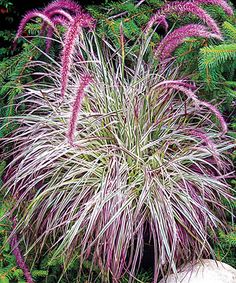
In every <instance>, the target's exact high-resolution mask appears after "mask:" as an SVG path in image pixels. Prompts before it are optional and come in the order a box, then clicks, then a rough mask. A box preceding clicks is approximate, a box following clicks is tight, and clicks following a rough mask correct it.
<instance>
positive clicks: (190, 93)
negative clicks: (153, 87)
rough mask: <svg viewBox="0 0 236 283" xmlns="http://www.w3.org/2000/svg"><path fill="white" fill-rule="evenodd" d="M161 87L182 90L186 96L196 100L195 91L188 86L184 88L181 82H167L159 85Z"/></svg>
mask: <svg viewBox="0 0 236 283" xmlns="http://www.w3.org/2000/svg"><path fill="white" fill-rule="evenodd" d="M161 87H162V88H164V89H165V88H167V89H169V88H170V89H174V90H177V91H181V92H183V93H184V94H185V95H186V96H187V97H188V98H190V99H192V100H194V101H198V99H197V96H196V95H195V93H194V92H193V91H192V90H191V89H189V88H186V87H184V86H183V85H182V84H181V83H180V84H175V83H169V84H166V85H163V86H161Z"/></svg>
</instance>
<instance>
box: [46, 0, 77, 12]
mask: <svg viewBox="0 0 236 283" xmlns="http://www.w3.org/2000/svg"><path fill="white" fill-rule="evenodd" d="M58 9H65V10H68V11H70V12H72V13H75V14H77V13H81V12H82V8H81V7H80V6H79V5H78V4H77V3H76V2H74V1H72V0H57V1H53V2H52V3H50V4H49V5H47V6H46V7H45V9H44V12H45V13H48V12H51V11H53V10H58Z"/></svg>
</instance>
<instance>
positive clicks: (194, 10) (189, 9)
mask: <svg viewBox="0 0 236 283" xmlns="http://www.w3.org/2000/svg"><path fill="white" fill-rule="evenodd" d="M173 13H176V14H178V15H182V14H185V13H191V14H193V15H195V16H197V17H198V18H199V19H201V20H202V21H203V22H204V23H205V24H207V25H208V27H209V28H210V29H211V30H212V32H213V33H216V34H218V35H219V36H221V32H220V29H219V27H218V26H217V23H216V22H215V20H214V19H213V18H212V17H211V16H210V15H209V14H208V13H207V12H206V11H204V10H203V9H202V8H200V7H198V6H197V5H196V4H194V3H191V2H179V1H174V2H172V3H167V4H166V5H164V6H163V7H162V8H161V9H160V10H158V11H157V12H156V13H155V14H154V15H153V16H152V17H151V19H150V21H149V22H148V24H147V27H146V32H148V31H149V30H150V28H151V27H152V26H153V25H154V24H155V23H158V24H160V21H161V19H162V18H163V17H164V19H163V21H164V20H165V17H167V16H169V15H171V14H173Z"/></svg>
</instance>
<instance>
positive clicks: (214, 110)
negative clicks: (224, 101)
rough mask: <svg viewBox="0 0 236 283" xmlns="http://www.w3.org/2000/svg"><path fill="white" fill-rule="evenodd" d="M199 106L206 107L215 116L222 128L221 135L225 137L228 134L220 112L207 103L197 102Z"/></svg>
mask: <svg viewBox="0 0 236 283" xmlns="http://www.w3.org/2000/svg"><path fill="white" fill-rule="evenodd" d="M199 104H200V105H202V106H205V107H207V108H208V109H209V110H210V111H211V112H212V113H213V114H215V116H216V117H217V119H218V120H219V121H220V124H221V127H222V133H223V135H225V134H226V133H227V132H228V126H227V124H226V122H225V119H224V118H223V116H222V115H221V113H220V111H219V110H218V109H217V108H216V107H215V106H214V105H212V104H210V103H209V102H206V101H200V100H199Z"/></svg>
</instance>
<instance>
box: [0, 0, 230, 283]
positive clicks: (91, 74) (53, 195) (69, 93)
mask: <svg viewBox="0 0 236 283" xmlns="http://www.w3.org/2000/svg"><path fill="white" fill-rule="evenodd" d="M198 2H199V1H198ZM215 2H217V1H215ZM66 3H67V4H66ZM221 3H223V1H221ZM64 4H65V5H72V4H73V5H74V4H75V3H74V2H71V1H60V0H59V1H56V2H53V3H52V4H49V6H48V7H49V8H50V7H51V8H50V9H49V8H48V7H46V8H45V10H43V11H40V12H39V14H38V15H40V17H41V18H42V19H44V20H45V22H44V23H42V30H41V37H42V38H45V35H44V33H46V34H47V33H48V32H49V31H50V29H51V28H53V30H54V38H51V37H50V38H49V37H48V36H46V41H47V43H48V42H50V44H51V43H52V44H53V43H54V42H57V44H61V46H62V47H61V51H60V53H59V54H57V55H56V56H55V57H52V56H51V55H50V53H47V52H48V50H47V52H45V50H41V52H42V57H41V58H40V59H39V60H37V61H30V62H29V63H28V66H27V67H28V68H30V69H32V73H31V75H32V77H33V78H35V81H32V83H31V84H28V85H26V86H25V87H24V90H23V91H22V92H21V93H20V94H18V95H17V96H16V99H15V101H14V103H15V106H16V108H17V109H20V110H19V111H18V114H17V115H15V116H12V117H10V120H9V123H12V122H14V123H15V124H16V125H17V128H16V129H15V130H14V131H13V132H12V133H11V134H10V135H9V136H7V137H5V138H3V139H2V140H3V146H4V147H6V148H8V151H5V152H4V153H3V155H2V157H4V159H6V158H7V159H8V160H9V163H8V165H7V168H6V172H5V176H4V181H5V183H4V190H5V192H6V195H10V196H12V198H13V200H14V205H13V207H12V210H11V211H10V212H9V213H8V216H9V217H13V216H14V220H17V224H16V225H15V228H14V231H13V233H12V236H13V235H15V234H18V235H21V239H22V244H23V245H24V248H25V255H26V256H27V254H30V253H31V252H32V251H34V252H36V256H40V254H41V253H42V251H45V250H46V251H47V252H48V253H50V254H52V260H53V259H57V258H61V257H62V258H63V259H64V266H65V269H66V267H67V266H68V265H69V264H70V262H72V261H74V260H75V259H76V260H78V269H77V270H78V273H77V274H76V276H77V278H78V280H80V274H81V272H82V268H83V263H84V262H87V261H89V262H91V273H92V270H93V266H94V267H96V268H99V273H100V278H101V280H102V282H121V280H122V278H124V277H125V276H126V277H127V276H128V280H129V282H137V281H135V280H136V279H135V278H136V275H137V273H138V270H139V268H140V266H141V264H142V258H143V254H144V252H145V246H146V245H147V244H149V245H150V246H151V247H152V250H153V259H152V260H153V282H158V280H159V279H160V278H161V277H162V276H164V275H166V274H168V273H170V272H176V270H177V268H178V267H179V266H180V265H182V264H184V263H188V262H191V261H195V260H199V259H201V258H203V257H209V256H214V252H213V248H212V246H211V242H212V241H214V240H216V238H217V236H216V228H218V227H221V228H222V229H225V226H224V219H225V216H224V215H225V209H226V208H225V207H224V205H223V204H222V200H230V199H232V195H231V187H230V185H229V184H228V182H227V179H228V178H230V176H231V175H232V173H233V172H232V171H233V168H232V164H231V161H230V158H229V153H230V151H231V150H232V149H233V147H234V145H233V141H232V139H231V138H230V137H229V136H227V124H226V122H225V121H224V118H223V117H222V115H221V114H220V112H219V110H218V109H217V107H216V106H214V105H213V104H211V103H209V102H206V101H203V100H202V99H200V98H199V92H200V90H199V88H198V87H197V86H196V85H195V84H193V83H191V81H189V80H188V79H187V78H182V77H181V76H180V75H179V73H178V68H176V66H174V65H173V64H168V62H165V64H164V65H163V64H162V63H160V61H161V62H162V59H163V60H164V59H166V58H167V57H169V56H170V55H171V52H172V47H173V44H174V46H176V47H177V46H178V45H179V44H181V42H180V41H182V39H183V38H184V32H185V29H186V28H184V27H183V28H182V30H181V38H180V41H178V40H177V37H176V36H175V34H177V33H178V31H179V30H180V29H178V30H177V32H176V31H172V33H173V34H174V36H173V37H172V38H171V33H169V34H168V35H167V36H166V37H165V38H164V39H163V41H162V43H160V45H159V46H162V47H163V48H162V53H161V54H162V58H159V57H157V52H156V50H157V49H155V50H152V48H151V47H150V41H151V39H152V36H153V35H154V33H155V29H154V30H153V31H149V33H147V32H145V33H143V34H141V35H140V37H139V38H137V39H136V41H135V43H134V45H135V46H137V45H138V46H139V50H138V52H137V49H136V48H135V52H134V49H132V46H131V47H129V49H128V51H127V49H126V48H125V45H126V38H125V36H124V32H123V26H122V24H121V25H120V37H119V40H120V47H119V48H118V49H117V48H116V47H115V46H113V45H112V43H111V42H110V41H109V39H107V38H105V37H103V38H101V37H99V36H98V35H97V34H96V30H95V21H94V20H93V18H92V17H91V16H89V15H88V14H87V13H85V12H84V11H83V10H82V9H80V8H78V11H75V10H73V11H75V12H72V13H70V11H69V10H70V9H69V8H68V7H69V6H63V5H64ZM50 5H51V6H50ZM56 9H57V10H56ZM58 9H59V10H62V11H64V10H65V13H67V14H68V15H69V16H71V17H72V20H70V19H69V17H68V15H67V16H65V17H64V16H63V12H61V11H60V12H58ZM55 10H56V11H57V14H60V16H62V17H64V18H63V21H61V22H63V25H64V24H65V25H64V26H65V28H66V32H65V33H64V34H62V35H61V34H60V32H58V31H57V25H58V22H56V24H55V23H54V20H55V18H54V16H55V14H53V13H52V11H55ZM37 13H38V12H35V11H34V12H33V14H31V16H33V17H34V16H36V15H37ZM50 13H51V14H50ZM46 14H47V18H45V17H46V16H45V15H46ZM29 15H30V14H27V16H26V17H27V18H24V19H23V21H22V23H23V24H22V23H21V25H20V28H19V30H18V33H17V37H19V36H21V33H22V31H23V26H24V25H25V24H26V20H28V19H29V18H30V16H29ZM56 17H58V16H56ZM65 18H67V20H65ZM207 19H208V18H207ZM56 21H57V20H56ZM211 23H213V22H212V21H211ZM191 27H192V30H193V31H194V30H196V29H199V32H198V34H197V33H195V32H193V33H191V34H190V35H191V36H195V35H196V36H199V34H200V36H203V37H206V38H211V39H209V40H212V41H214V40H215V39H214V38H217V39H216V40H218V39H219V40H220V39H221V38H220V37H219V33H218V34H216V33H214V31H213V30H210V31H208V30H207V26H203V25H192V26H191ZM86 28H87V29H86ZM200 31H202V33H201V32H200ZM50 34H51V31H50ZM188 36H189V33H188V32H187V33H186V37H188ZM177 41H178V42H177ZM163 42H164V43H165V42H166V43H165V44H163ZM168 44H169V45H168ZM47 47H48V45H47ZM157 48H158V46H157ZM170 49H171V50H170ZM163 52H167V53H168V54H167V53H165V54H167V55H168V56H165V54H164V53H163ZM58 58H59V59H60V60H58ZM91 276H92V275H91ZM79 282H80V281H79ZM91 282H93V281H91Z"/></svg>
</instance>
